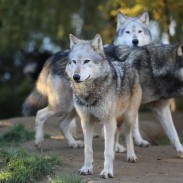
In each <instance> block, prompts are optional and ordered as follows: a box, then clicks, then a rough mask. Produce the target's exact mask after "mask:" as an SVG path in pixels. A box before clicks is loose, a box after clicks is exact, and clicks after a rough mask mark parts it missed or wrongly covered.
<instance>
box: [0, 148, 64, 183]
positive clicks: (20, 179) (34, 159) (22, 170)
mask: <svg viewBox="0 0 183 183" xmlns="http://www.w3.org/2000/svg"><path fill="white" fill-rule="evenodd" d="M61 164H62V161H61V159H59V158H58V156H57V155H55V154H47V155H41V154H35V153H30V152H28V151H27V150H25V149H22V148H18V149H15V148H6V149H5V148H3V149H0V165H1V172H0V183H27V182H29V183H31V182H32V183H34V182H36V180H38V179H40V178H42V177H44V176H46V175H52V174H54V168H55V166H56V165H61Z"/></svg>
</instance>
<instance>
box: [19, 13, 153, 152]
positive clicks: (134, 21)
mask: <svg viewBox="0 0 183 183" xmlns="http://www.w3.org/2000/svg"><path fill="white" fill-rule="evenodd" d="M148 23H149V16H148V14H147V13H143V14H142V15H140V16H139V17H137V18H130V17H127V16H125V15H123V14H122V13H120V12H119V13H118V17H117V29H116V35H115V37H114V40H113V41H112V44H114V45H118V44H119V45H120V44H127V45H129V46H131V45H139V43H140V45H143V44H147V43H150V42H151V34H150V32H149V30H148ZM132 28H133V29H132ZM125 31H130V34H128V33H125ZM147 33H149V34H147ZM120 36H121V37H120ZM126 37H129V38H128V40H129V41H126V42H122V40H123V39H126ZM143 37H144V38H143ZM134 39H137V40H138V44H137V43H135V40H134ZM148 41H149V42H148ZM134 43H135V44H134ZM67 52H68V50H67V51H65V52H58V53H56V54H55V55H54V56H53V57H51V58H50V59H49V60H48V61H47V63H46V64H45V65H44V68H43V71H42V72H41V74H40V76H39V78H38V80H37V82H36V87H35V89H34V90H33V91H32V93H31V94H30V95H29V96H28V97H27V99H26V101H25V102H24V104H23V112H22V113H23V114H24V116H30V115H33V114H34V113H35V112H36V111H37V110H38V109H42V110H40V111H39V112H38V113H37V115H36V140H35V143H36V145H38V146H39V147H41V145H42V142H43V136H44V135H43V127H44V123H45V122H46V120H47V119H48V118H49V117H50V116H52V115H55V114H57V113H59V115H60V116H62V117H61V118H60V121H61V122H62V123H60V128H61V131H62V132H63V135H64V136H65V138H66V140H67V141H68V143H69V146H71V147H81V146H82V142H81V141H79V142H78V143H79V144H78V143H77V142H76V141H75V140H74V138H73V137H72V134H71V131H72V129H73V128H74V123H71V124H72V128H71V129H70V127H67V126H66V125H65V123H68V120H69V119H72V114H71V116H70V115H69V110H70V109H69V108H70V107H69V105H67V100H68V98H69V96H68V97H66V98H65V95H66V94H65V93H67V88H68V86H67V85H66V82H65V80H64V82H63V81H62V79H63V78H64V77H65V76H62V78H61V79H60V82H63V83H62V84H61V86H62V90H63V91H61V92H60V93H58V92H57V91H52V90H56V88H55V89H54V87H55V85H54V86H53V84H52V82H53V81H52V79H53V80H54V79H55V77H53V76H56V75H57V73H55V74H54V72H55V70H54V71H52V72H50V69H51V67H53V65H54V62H58V60H59V59H60V61H61V60H62V59H63V65H62V67H63V68H60V67H59V68H57V69H56V70H59V69H61V70H60V71H57V72H58V73H59V72H61V73H62V72H63V70H64V69H65V65H64V64H65V63H64V62H66V60H67V58H65V57H67V54H68V53H67ZM49 62H52V63H49ZM48 63H49V64H48ZM56 65H57V63H56ZM44 77H45V78H44ZM58 79H59V78H58ZM49 80H50V81H49ZM65 85H66V86H65ZM40 86H41V87H40ZM41 88H42V89H41ZM64 89H65V91H64ZM39 90H40V91H39ZM48 90H49V91H50V92H48ZM53 93H57V94H55V95H56V96H57V97H55V99H54V101H51V100H52V98H54V97H53V95H52V94H53ZM68 94H70V90H68ZM60 95H63V96H60ZM56 98H57V99H56ZM58 99H60V101H61V103H62V105H61V104H59V101H56V100H58ZM64 99H65V101H64ZM49 102H51V103H49ZM53 102H56V103H55V104H53ZM63 104H64V105H65V107H64V109H63V107H62V106H63ZM46 106H47V107H46ZM44 107H46V108H45V110H44V109H43V108H44ZM67 107H68V109H67ZM47 111H50V113H49V112H48V113H47ZM44 112H45V113H46V114H44ZM41 116H44V117H41ZM40 120H41V121H40ZM39 121H40V122H39ZM37 126H40V127H37ZM133 137H134V140H135V143H136V144H137V145H140V146H147V145H148V144H149V143H148V142H147V141H145V140H144V139H143V138H142V137H141V134H140V132H139V125H138V118H137V122H136V123H135V126H134V128H133ZM115 149H116V151H118V152H123V151H125V150H126V149H125V148H124V147H123V146H122V145H120V144H119V143H118V138H117V140H116V145H115Z"/></svg>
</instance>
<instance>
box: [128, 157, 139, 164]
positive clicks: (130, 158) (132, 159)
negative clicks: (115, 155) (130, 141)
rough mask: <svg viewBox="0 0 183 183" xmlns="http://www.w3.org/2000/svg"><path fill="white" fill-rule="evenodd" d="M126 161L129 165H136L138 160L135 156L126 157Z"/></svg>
mask: <svg viewBox="0 0 183 183" xmlns="http://www.w3.org/2000/svg"><path fill="white" fill-rule="evenodd" d="M127 161H128V162H130V163H136V162H137V161H138V158H137V157H136V155H133V156H127Z"/></svg>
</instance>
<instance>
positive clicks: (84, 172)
mask: <svg viewBox="0 0 183 183" xmlns="http://www.w3.org/2000/svg"><path fill="white" fill-rule="evenodd" d="M79 174H80V175H92V174H93V166H83V167H82V168H81V169H80V170H79Z"/></svg>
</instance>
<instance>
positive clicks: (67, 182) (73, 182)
mask: <svg viewBox="0 0 183 183" xmlns="http://www.w3.org/2000/svg"><path fill="white" fill-rule="evenodd" d="M49 183H84V182H83V181H82V179H81V177H79V176H78V175H69V174H61V175H58V176H56V178H55V179H51V178H50V180H49Z"/></svg>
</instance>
